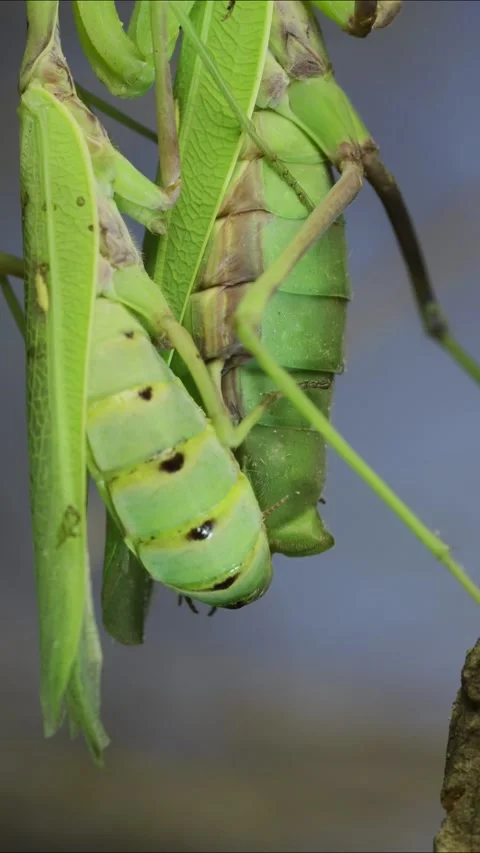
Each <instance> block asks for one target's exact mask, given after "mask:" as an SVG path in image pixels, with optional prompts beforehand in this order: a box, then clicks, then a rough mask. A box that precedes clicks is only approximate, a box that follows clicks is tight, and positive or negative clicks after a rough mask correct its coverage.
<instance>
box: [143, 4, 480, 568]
mask: <svg viewBox="0 0 480 853" xmlns="http://www.w3.org/2000/svg"><path fill="white" fill-rule="evenodd" d="M171 5H172V6H173V8H174V9H175V12H176V14H178V18H179V20H180V22H181V24H182V27H183V29H184V33H185V36H186V37H188V40H191V45H192V47H193V45H195V48H196V51H197V54H196V56H197V60H196V61H197V68H196V69H195V71H194V73H193V72H192V60H191V58H190V52H191V50H192V47H190V49H189V50H188V49H186V48H184V50H185V53H182V55H181V57H180V63H179V68H178V72H177V78H176V94H177V98H178V102H179V111H180V116H181V117H182V115H185V116H187V121H185V122H184V126H183V130H182V125H180V151H181V156H182V168H183V170H184V173H185V174H194V175H196V179H195V182H191V183H190V184H189V185H187V186H186V187H185V191H184V193H183V194H182V197H181V199H180V200H179V203H178V205H177V206H176V208H175V209H174V210H173V211H172V212H171V214H169V226H168V231H167V235H166V237H165V238H162V239H161V241H160V244H159V246H158V249H157V250H155V247H152V241H147V242H146V248H147V268H148V269H149V271H150V272H151V274H152V276H153V277H154V278H155V279H156V280H161V281H163V282H164V287H165V293H166V295H167V298H168V300H169V303H170V304H171V306H172V308H173V310H174V311H175V313H176V315H177V316H178V317H179V319H181V320H182V322H184V323H185V324H186V325H187V327H188V328H189V330H190V331H191V332H192V334H193V336H194V338H195V340H196V342H197V344H198V346H199V348H200V350H201V351H202V354H203V356H204V358H205V359H206V360H207V361H208V362H209V363H210V365H211V368H212V371H213V372H214V374H215V375H216V376H217V380H218V382H219V383H221V385H222V389H223V393H224V397H225V400H226V402H227V403H228V405H229V407H230V410H231V411H232V412H233V413H234V414H235V415H236V416H237V417H238V418H239V419H242V418H243V417H245V416H246V415H247V414H248V412H249V411H250V409H251V407H252V406H255V405H257V403H258V400H259V399H261V397H262V395H263V394H264V393H266V392H268V391H270V390H271V389H272V388H280V389H281V391H282V393H283V399H281V400H280V401H279V402H277V403H276V405H275V407H273V408H272V409H269V410H268V411H267V412H266V413H265V415H264V417H263V418H262V419H261V421H260V423H259V425H257V426H256V427H255V428H254V429H252V431H251V432H250V433H249V435H248V436H247V437H246V440H245V442H244V443H243V445H242V446H241V448H240V449H239V454H238V455H239V458H240V459H241V462H242V466H243V468H244V470H246V471H247V473H248V475H249V477H250V479H251V480H252V483H253V485H254V489H255V493H256V495H257V498H258V500H259V503H260V506H261V508H262V509H263V510H264V511H268V509H269V508H270V507H275V508H276V509H275V511H274V512H271V513H268V515H267V518H266V525H267V530H268V534H269V541H270V546H271V549H272V550H273V551H280V552H282V553H285V554H289V555H291V554H295V555H306V554H313V553H319V552H322V551H324V550H325V549H326V548H329V547H331V545H332V544H333V538H332V537H331V535H330V533H329V532H328V531H327V530H326V528H325V526H324V524H323V521H322V519H321V518H320V516H319V514H318V510H317V505H318V501H319V499H320V498H321V493H322V489H323V485H324V481H325V443H324V442H325V440H326V441H327V442H329V443H330V444H331V446H332V447H334V448H335V449H336V450H337V451H338V452H339V453H340V454H341V455H342V456H343V457H344V459H345V460H346V461H347V463H348V464H349V465H351V466H352V467H353V468H354V469H355V470H356V471H357V473H359V474H360V476H362V477H363V479H364V480H365V481H366V482H367V483H368V484H369V485H370V486H371V487H372V488H373V489H374V490H375V491H376V492H377V493H378V494H379V495H380V496H381V497H382V498H383V499H384V500H385V501H386V502H387V503H388V504H389V505H390V506H391V508H392V509H393V510H394V511H395V512H396V513H397V514H398V515H399V516H400V518H402V520H403V521H404V522H405V523H406V524H407V525H408V526H409V527H410V528H411V529H412V530H413V532H414V533H415V534H416V535H417V536H418V537H419V538H420V539H421V540H422V541H423V542H424V544H426V545H427V547H428V548H430V550H431V551H432V552H433V553H434V554H435V555H436V556H437V557H439V558H440V559H443V558H444V557H446V552H445V547H444V546H443V545H441V544H440V543H439V542H438V541H437V542H436V543H435V541H434V540H433V539H432V535H431V534H430V533H429V532H427V531H426V530H425V528H423V526H422V525H421V524H420V523H419V522H418V519H415V518H414V517H413V515H412V514H411V513H410V510H409V509H408V508H407V507H406V506H405V505H404V504H402V503H401V502H399V501H398V499H397V498H396V497H395V496H393V494H392V493H391V492H390V491H389V490H388V489H387V488H386V486H385V484H384V483H382V482H381V481H380V480H379V479H378V478H377V477H376V475H375V474H374V473H373V472H372V471H371V469H369V468H368V466H366V465H365V463H364V462H363V460H361V459H360V458H359V457H358V456H357V455H356V454H354V453H353V452H352V450H351V448H348V447H347V445H346V444H345V442H344V441H343V440H342V439H341V438H340V437H339V436H338V434H336V433H335V431H333V430H332V427H331V425H330V424H329V422H328V415H329V411H330V406H331V398H332V389H333V378H334V375H335V374H336V373H339V372H341V371H342V370H343V332H344V325H345V314H346V308H347V302H348V299H349V295H350V284H349V280H348V273H347V266H346V244H345V235H344V224H343V220H342V218H341V214H342V213H343V211H344V209H345V208H346V206H347V205H348V204H349V203H350V202H351V201H352V200H353V199H354V198H355V196H356V195H357V193H358V191H359V190H360V188H361V185H362V182H363V177H364V174H365V175H366V177H367V178H368V179H369V180H370V181H371V182H372V184H373V185H374V187H375V189H376V190H377V192H378V193H379V195H380V197H381V199H382V201H383V203H384V205H385V207H386V210H387V212H388V214H389V216H390V218H391V220H392V223H393V225H394V228H395V230H396V234H397V237H398V240H399V243H400V245H401V247H402V249H403V251H404V254H405V257H406V260H407V264H408V265H409V271H410V275H411V279H412V284H413V287H414V292H415V295H416V298H417V303H418V306H419V309H420V311H421V315H422V319H423V321H424V324H425V327H426V330H427V331H428V332H429V333H430V334H431V335H432V336H434V337H435V338H436V339H437V340H438V341H439V343H441V345H442V346H443V347H445V348H446V349H447V351H448V352H450V354H451V355H452V356H453V357H454V358H456V360H457V361H458V362H459V364H460V365H461V366H462V367H463V368H464V369H465V370H466V371H467V372H468V373H469V374H470V375H471V376H472V377H473V378H474V379H476V381H480V370H479V368H478V365H477V364H476V363H475V362H473V360H472V359H471V358H470V357H469V356H468V355H467V354H466V353H465V352H464V351H463V350H462V349H461V348H460V347H459V345H458V344H457V342H456V341H455V340H454V339H453V338H452V336H451V334H450V332H449V330H448V327H447V324H446V322H445V320H444V318H443V317H442V315H441V312H440V309H439V307H438V303H437V301H436V298H435V296H434V293H433V290H432V287H431V285H430V282H429V279H428V275H427V271H426V267H425V264H424V261H423V257H422V255H421V251H420V249H419V246H418V241H417V238H416V235H415V232H414V229H413V226H412V223H411V221H410V218H409V215H408V212H407V210H406V208H405V205H404V202H403V199H402V197H401V195H400V193H399V191H398V188H397V186H396V184H395V182H394V180H393V178H392V177H391V175H390V174H389V173H388V172H387V170H386V169H385V168H384V167H383V165H382V164H381V162H380V160H379V158H378V150H377V147H376V145H375V143H374V142H373V140H372V139H371V137H370V135H369V134H368V131H367V130H366V128H365V127H364V125H363V123H362V122H361V120H360V118H359V117H358V116H357V114H356V113H355V111H354V109H353V107H352V105H351V104H350V103H349V101H348V99H347V97H346V95H345V94H344V93H343V91H342V90H341V89H340V88H339V86H338V85H337V84H336V82H335V79H334V77H333V72H332V69H331V64H330V60H329V58H328V55H327V54H326V51H325V47H324V44H323V40H322V37H321V33H320V29H319V27H318V24H317V22H316V20H315V17H314V15H313V14H312V11H311V9H310V8H309V6H308V4H305V3H302V2H299V1H298V2H295V0H292V2H276V3H272V4H268V5H269V11H270V18H269V20H267V19H266V20H265V40H266V41H267V40H268V41H267V46H266V48H265V60H264V63H263V66H262V68H261V70H260V73H259V74H258V76H257V78H256V79H255V80H253V81H252V89H251V91H250V96H251V98H250V100H251V104H254V105H255V108H253V107H252V106H251V108H250V112H246V114H245V113H243V114H242V113H241V110H240V109H239V105H238V96H239V93H240V92H241V91H242V90H243V89H244V88H245V80H244V76H243V73H241V71H243V69H240V63H241V60H236V58H235V57H234V56H233V55H232V53H229V54H228V55H227V51H226V47H225V45H229V44H230V40H231V42H232V43H234V18H235V16H238V20H237V24H238V27H239V28H240V27H241V26H242V23H243V26H244V27H245V18H242V14H243V15H245V16H248V15H250V14H251V6H250V5H249V4H248V3H247V4H242V3H241V2H240V0H239V2H237V3H236V4H235V8H234V10H233V12H232V14H231V16H230V17H229V18H228V19H227V20H225V19H224V18H222V16H221V12H220V7H221V5H222V4H214V6H215V5H217V6H218V7H219V8H218V10H217V16H218V21H220V22H221V26H222V27H223V33H224V35H223V37H221V36H218V35H215V33H214V29H215V27H214V23H213V21H214V20H215V12H214V11H213V12H211V13H210V20H208V15H209V13H208V11H207V7H206V6H205V5H203V4H200V5H198V6H196V7H194V9H193V12H192V14H191V16H190V19H188V18H187V16H186V15H185V14H184V13H183V10H182V4H178V3H175V2H172V4H171ZM256 5H258V4H256ZM319 5H320V4H319ZM339 5H340V4H339ZM209 30H210V32H209ZM199 34H202V39H203V41H205V46H204V45H203V44H202V41H201V40H200V38H199ZM215 51H216V52H215ZM200 58H201V59H202V61H203V62H204V63H205V68H204V70H203V74H204V86H205V93H206V94H205V96H204V100H205V101H206V100H207V97H208V91H209V89H208V87H209V85H210V84H211V79H213V80H215V81H216V83H217V86H218V87H219V88H220V89H221V90H222V91H223V94H224V96H225V99H226V100H225V103H226V104H228V107H230V115H229V116H227V118H226V119H225V120H224V121H223V124H222V127H225V126H228V127H229V124H228V121H229V119H230V122H231V121H233V116H235V117H236V118H237V119H240V120H241V121H242V123H243V127H244V129H245V130H246V131H247V134H248V135H247V137H246V138H245V140H244V141H243V143H242V141H241V140H239V136H238V134H237V136H236V137H235V134H234V133H232V134H231V135H229V136H228V137H227V135H226V134H224V136H223V143H224V144H223V146H222V152H221V160H220V156H218V155H217V148H216V147H215V139H216V135H217V134H218V118H217V116H216V115H215V113H214V112H213V111H212V110H210V111H208V109H205V110H204V112H203V113H202V114H201V115H199V116H198V118H197V117H196V116H191V110H190V105H189V93H190V90H191V87H192V86H193V85H194V84H193V80H195V86H196V89H197V91H199V90H200V89H201V87H202V79H203V78H202V70H201V69H199V68H198V65H199V64H200ZM219 69H221V74H220V72H219ZM225 74H227V75H228V79H225ZM222 75H223V76H222ZM199 99H200V98H199ZM227 109H228V108H227ZM252 114H253V122H250V116H251V115H252ZM200 127H201V133H202V138H203V139H206V140H207V141H206V142H205V143H204V144H203V145H202V146H199V145H198V135H199V128H200ZM227 139H228V143H229V146H230V147H229V149H228V150H227ZM209 150H213V152H214V156H213V157H212V158H211V160H210V161H209V162H208V166H210V167H211V168H205V162H204V161H205V152H206V151H209ZM272 150H273V151H274V152H275V154H274V155H273V156H272V153H271V152H272ZM262 155H263V156H262ZM278 161H280V162H281V163H283V164H287V166H288V168H289V171H290V173H292V174H293V177H294V179H295V180H296V184H297V186H296V187H295V186H294V185H293V184H290V187H289V186H288V185H286V183H285V182H284V181H282V180H281V179H280V178H278V177H277V175H276V174H275V172H274V168H277V166H278ZM330 164H332V165H334V166H336V167H337V168H338V170H339V171H340V175H341V177H340V180H339V181H338V182H337V183H336V184H333V179H332V174H331V169H330ZM204 176H205V180H204ZM202 181H204V182H203V183H202ZM207 185H208V189H207ZM298 185H300V186H301V187H304V188H305V190H306V192H305V193H299V192H298ZM198 193H200V194H201V196H202V197H203V198H205V199H206V200H205V203H204V204H203V205H202V209H201V212H200V215H199V214H198V212H197V209H196V207H195V197H196V195H197V194H198ZM307 193H308V196H310V197H311V199H312V202H313V204H312V202H310V199H309V198H308V196H307ZM309 208H310V209H311V208H314V211H313V212H312V213H311V214H310V216H308V212H309ZM192 232H193V236H192ZM325 232H326V233H325ZM187 233H190V238H189V240H188V245H187V248H186V249H184V251H183V252H182V256H181V258H180V260H179V259H178V257H177V251H176V247H177V246H178V245H186V244H187V240H186V235H187ZM322 234H324V236H323V237H322V239H319V237H321V235H322ZM260 329H261V335H259V334H258V331H259V330H260ZM252 355H253V356H255V359H254V360H253V361H252V360H250V361H248V359H251V356H252ZM246 360H247V363H245V361H246ZM173 366H174V369H175V370H176V371H179V370H180V365H179V362H178V360H174V361H173ZM285 368H287V369H288V371H289V372H287V370H286V369H285ZM300 383H301V384H302V385H303V386H304V387H305V385H306V386H307V388H310V389H311V390H309V391H308V392H305V393H304V392H303V391H302V390H301V389H300V388H299V387H298V385H299V384H300ZM305 421H308V422H309V424H310V425H311V427H313V429H308V427H307V424H306V423H305ZM447 564H449V565H450V568H453V566H452V564H451V563H450V558H449V557H447ZM454 571H455V572H456V571H457V569H454Z"/></svg>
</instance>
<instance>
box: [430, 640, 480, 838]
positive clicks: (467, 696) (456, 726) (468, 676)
mask: <svg viewBox="0 0 480 853" xmlns="http://www.w3.org/2000/svg"><path fill="white" fill-rule="evenodd" d="M441 802H442V806H443V808H444V809H445V811H446V816H445V817H444V819H443V822H442V825H441V827H440V831H439V832H438V835H436V837H435V839H434V851H435V853H478V851H480V640H478V641H477V643H476V645H475V647H474V648H473V649H471V650H470V651H469V652H468V653H467V656H466V659H465V664H464V666H463V669H462V685H461V688H460V690H459V691H458V694H457V697H456V699H455V702H454V705H453V711H452V718H451V720H450V730H449V735H448V744H447V756H446V762H445V776H444V780H443V787H442V793H441Z"/></svg>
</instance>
